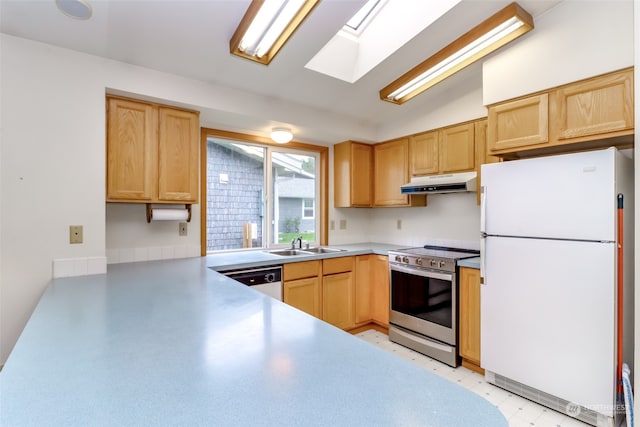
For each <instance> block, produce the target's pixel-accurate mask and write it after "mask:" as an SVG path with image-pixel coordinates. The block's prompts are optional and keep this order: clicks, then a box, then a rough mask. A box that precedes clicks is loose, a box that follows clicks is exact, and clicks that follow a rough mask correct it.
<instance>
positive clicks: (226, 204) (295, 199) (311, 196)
mask: <svg viewBox="0 0 640 427" xmlns="http://www.w3.org/2000/svg"><path fill="white" fill-rule="evenodd" d="M219 132H222V131H219ZM246 137H247V138H246V139H244V138H243V139H242V140H241V139H228V138H222V137H217V136H215V135H208V136H206V137H205V139H204V140H203V153H205V154H203V157H206V183H205V185H204V187H205V188H204V193H205V194H203V196H202V200H203V202H202V204H203V205H204V206H202V212H203V218H204V220H203V221H202V224H203V226H202V227H203V247H205V248H206V252H211V251H220V250H237V249H243V248H247V249H248V248H268V247H273V246H278V245H288V244H290V243H291V241H292V240H293V239H294V238H295V237H298V236H302V238H303V240H305V241H308V242H309V243H312V244H313V243H316V244H317V243H320V242H321V240H322V239H321V234H320V233H319V230H320V228H321V227H320V218H319V216H318V215H316V214H315V213H316V206H319V203H320V188H321V185H320V184H321V177H320V174H319V173H318V172H319V168H317V165H319V164H320V158H321V154H322V152H325V153H326V151H327V150H326V149H325V148H324V147H317V151H310V150H308V149H300V148H288V147H282V146H281V145H277V146H276V145H270V144H264V143H262V144H261V143H257V142H255V141H252V140H251V136H249V135H246ZM254 138H255V137H254ZM297 145H302V144H297ZM309 147H314V146H309ZM305 148H306V147H305ZM314 148H315V147H314ZM203 166H204V165H203ZM324 179H326V177H324ZM325 197H326V196H325ZM205 201H206V202H205ZM301 205H302V209H301V208H300V206H301Z"/></svg>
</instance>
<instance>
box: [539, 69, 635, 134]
mask: <svg viewBox="0 0 640 427" xmlns="http://www.w3.org/2000/svg"><path fill="white" fill-rule="evenodd" d="M552 101H553V102H552V106H551V107H552V117H554V126H553V131H554V134H555V137H556V138H557V139H558V140H567V139H571V138H580V137H588V136H596V135H598V136H600V137H604V136H606V135H604V134H607V133H615V132H621V131H630V132H631V131H632V130H633V127H634V121H633V114H634V113H633V70H624V71H621V72H617V73H612V74H608V75H605V76H600V77H596V78H593V79H589V80H585V81H583V82H580V83H574V84H570V85H566V86H563V87H561V88H559V89H558V90H557V91H555V93H554V94H553V97H552ZM614 136H615V135H614Z"/></svg>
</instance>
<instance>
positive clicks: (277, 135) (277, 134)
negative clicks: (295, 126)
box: [271, 128, 293, 144]
mask: <svg viewBox="0 0 640 427" xmlns="http://www.w3.org/2000/svg"><path fill="white" fill-rule="evenodd" d="M271 139H272V140H273V141H274V142H277V143H278V144H286V143H287V142H289V141H291V140H292V139H293V134H292V133H291V129H289V128H273V129H271Z"/></svg>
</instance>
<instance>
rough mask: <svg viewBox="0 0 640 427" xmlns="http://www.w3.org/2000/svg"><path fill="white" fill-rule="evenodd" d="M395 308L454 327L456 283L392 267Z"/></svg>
mask: <svg viewBox="0 0 640 427" xmlns="http://www.w3.org/2000/svg"><path fill="white" fill-rule="evenodd" d="M391 283H392V286H391V309H392V310H394V311H397V312H400V313H404V314H406V315H409V316H413V317H418V318H420V319H423V320H426V321H428V322H432V323H436V324H438V325H442V326H444V327H447V328H451V327H452V313H453V310H452V304H453V295H452V285H451V284H452V282H451V281H449V280H442V279H435V278H430V277H424V276H419V275H417V274H408V273H405V272H400V271H395V270H391Z"/></svg>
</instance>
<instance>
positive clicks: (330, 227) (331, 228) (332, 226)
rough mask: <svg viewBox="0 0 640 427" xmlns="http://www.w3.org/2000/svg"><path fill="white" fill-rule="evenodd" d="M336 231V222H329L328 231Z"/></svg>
mask: <svg viewBox="0 0 640 427" xmlns="http://www.w3.org/2000/svg"><path fill="white" fill-rule="evenodd" d="M335 229H336V222H335V221H334V220H331V221H329V230H335Z"/></svg>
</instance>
